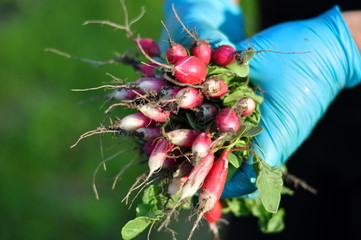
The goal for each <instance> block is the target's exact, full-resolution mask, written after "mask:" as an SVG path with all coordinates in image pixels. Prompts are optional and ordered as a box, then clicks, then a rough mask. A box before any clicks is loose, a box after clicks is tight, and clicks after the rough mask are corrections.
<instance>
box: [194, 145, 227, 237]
mask: <svg viewBox="0 0 361 240" xmlns="http://www.w3.org/2000/svg"><path fill="white" fill-rule="evenodd" d="M229 151H230V150H229V149H225V150H224V151H223V152H222V154H221V156H220V157H219V158H218V159H217V160H215V161H214V163H213V166H212V168H211V170H210V171H209V173H208V175H207V177H206V178H205V179H204V182H203V185H202V187H201V189H200V191H199V196H198V218H197V220H196V221H195V223H194V226H193V228H192V230H191V232H190V234H189V236H188V240H189V239H191V238H192V234H193V232H194V231H195V229H196V228H197V226H198V224H199V222H200V220H201V219H202V217H203V215H204V214H205V213H206V212H208V211H210V210H211V209H212V208H213V207H214V206H215V205H216V203H217V202H218V201H219V199H220V198H221V195H222V192H223V189H224V186H225V184H226V179H227V174H228V154H229Z"/></svg>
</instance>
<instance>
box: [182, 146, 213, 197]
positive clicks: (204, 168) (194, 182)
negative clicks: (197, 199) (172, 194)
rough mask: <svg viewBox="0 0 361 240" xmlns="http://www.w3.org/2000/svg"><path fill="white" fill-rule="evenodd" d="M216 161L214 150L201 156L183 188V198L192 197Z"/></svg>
mask: <svg viewBox="0 0 361 240" xmlns="http://www.w3.org/2000/svg"><path fill="white" fill-rule="evenodd" d="M213 162H214V154H213V152H209V153H208V154H207V155H206V156H205V157H203V158H201V159H200V161H199V162H198V165H196V166H194V167H193V168H192V170H191V172H190V174H189V177H188V180H187V182H186V183H185V184H184V186H183V189H182V196H181V199H186V198H189V197H192V196H193V195H194V194H195V193H196V192H197V191H198V189H199V188H200V186H201V185H202V183H203V181H204V179H205V178H206V176H207V175H208V173H209V171H210V170H211V168H212V165H213Z"/></svg>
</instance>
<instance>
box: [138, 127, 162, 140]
mask: <svg viewBox="0 0 361 240" xmlns="http://www.w3.org/2000/svg"><path fill="white" fill-rule="evenodd" d="M135 135H136V136H137V137H139V138H140V139H143V140H145V141H150V140H153V139H155V138H157V137H160V136H161V133H160V128H159V127H154V128H151V127H145V128H139V129H137V130H136V131H135Z"/></svg>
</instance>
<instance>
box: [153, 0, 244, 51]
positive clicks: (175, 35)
mask: <svg viewBox="0 0 361 240" xmlns="http://www.w3.org/2000/svg"><path fill="white" fill-rule="evenodd" d="M172 4H174V7H175V9H176V11H177V14H178V15H179V17H180V19H181V20H182V22H183V23H184V25H185V26H187V28H188V29H189V30H191V32H196V34H197V35H198V37H200V39H201V40H208V41H209V42H210V44H211V46H212V47H213V48H216V47H217V46H220V45H226V44H228V45H232V46H234V44H233V43H237V42H239V41H243V40H244V39H245V34H244V29H243V15H242V11H241V8H240V7H239V6H238V5H236V4H234V3H233V2H231V1H230V0H168V1H166V2H165V5H164V19H165V21H164V22H165V25H166V26H167V28H168V29H169V31H170V34H171V36H172V40H173V41H174V42H176V43H181V44H183V45H184V46H185V47H187V48H189V47H190V46H191V44H192V43H193V41H194V40H193V39H192V38H191V37H189V36H188V35H187V33H186V32H185V31H184V29H183V27H182V25H181V24H180V23H179V21H178V20H177V18H176V17H175V14H174V12H173V10H172ZM160 39H161V40H160V42H159V45H160V48H161V50H162V52H163V53H165V51H166V49H167V47H168V46H169V43H168V42H167V39H168V35H167V32H166V31H164V30H163V31H162V34H161V38H160Z"/></svg>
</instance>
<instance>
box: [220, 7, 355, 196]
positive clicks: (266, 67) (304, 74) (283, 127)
mask: <svg viewBox="0 0 361 240" xmlns="http://www.w3.org/2000/svg"><path fill="white" fill-rule="evenodd" d="M248 44H252V45H253V46H254V48H255V49H256V50H272V51H280V52H284V53H287V52H307V53H296V54H280V53H274V52H263V53H260V54H257V55H256V56H255V57H254V59H252V60H251V61H250V67H251V70H250V79H251V81H252V82H253V83H255V84H256V85H259V86H260V87H261V89H262V90H264V91H265V93H264V102H263V103H262V105H261V113H262V120H261V124H260V125H261V126H262V127H263V128H264V131H263V132H262V133H261V134H259V135H258V136H256V137H255V139H254V140H255V143H256V144H257V145H258V146H259V147H260V149H261V150H260V149H259V148H254V149H255V151H257V153H258V154H260V155H261V157H262V158H263V159H264V160H265V161H266V162H267V163H268V164H269V165H271V166H281V165H282V164H284V163H285V162H286V161H287V160H288V158H289V157H290V156H291V155H292V153H294V152H295V151H296V150H297V149H298V147H299V146H300V145H301V144H302V143H303V142H304V140H305V139H306V138H307V137H308V136H309V135H310V134H311V132H312V130H313V128H314V127H315V125H316V124H317V122H318V121H319V120H320V119H321V118H322V116H323V115H324V113H325V111H326V110H327V108H328V107H329V105H330V104H331V103H332V101H333V100H334V99H335V98H336V96H337V95H338V93H339V92H340V91H341V90H342V89H344V88H351V87H353V86H355V85H357V84H358V83H360V81H361V56H360V52H359V50H358V49H357V47H356V44H355V42H354V41H353V39H352V37H351V35H350V32H349V30H348V28H347V26H346V23H345V22H344V19H343V17H342V15H341V13H340V10H339V8H338V7H334V8H333V9H331V10H329V11H327V12H326V13H324V14H322V15H320V16H318V17H316V18H312V19H309V20H303V21H293V22H287V23H283V24H279V25H277V26H275V27H271V28H269V29H267V30H265V31H263V32H261V33H259V34H257V35H256V36H254V37H252V38H251V39H248V40H246V41H244V42H243V43H240V44H238V45H237V50H242V49H246V48H247V47H249V45H248ZM254 178H255V173H254V171H253V167H252V165H251V164H243V165H242V167H241V169H240V170H239V171H238V172H237V173H236V174H235V175H234V177H233V178H232V180H231V182H229V183H227V185H226V187H225V190H224V192H223V196H222V197H225V198H228V197H234V196H242V195H244V194H248V193H251V192H254V191H255V190H256V188H255V182H254Z"/></svg>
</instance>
